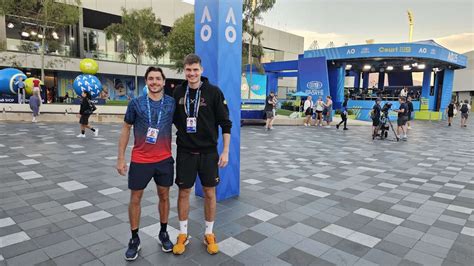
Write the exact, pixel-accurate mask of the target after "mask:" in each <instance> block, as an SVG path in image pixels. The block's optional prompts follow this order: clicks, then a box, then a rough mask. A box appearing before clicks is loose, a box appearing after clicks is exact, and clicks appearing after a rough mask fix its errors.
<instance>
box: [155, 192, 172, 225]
mask: <svg viewBox="0 0 474 266" xmlns="http://www.w3.org/2000/svg"><path fill="white" fill-rule="evenodd" d="M156 190H157V191H158V198H159V203H158V211H159V212H160V222H161V223H166V224H167V223H168V215H169V211H170V200H169V196H170V188H169V187H162V186H158V185H157V186H156Z"/></svg>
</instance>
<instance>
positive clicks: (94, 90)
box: [72, 75, 102, 98]
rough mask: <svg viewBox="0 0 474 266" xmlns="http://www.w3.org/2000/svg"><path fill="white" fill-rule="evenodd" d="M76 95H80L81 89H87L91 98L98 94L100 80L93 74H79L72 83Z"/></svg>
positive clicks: (100, 88) (100, 85)
mask: <svg viewBox="0 0 474 266" xmlns="http://www.w3.org/2000/svg"><path fill="white" fill-rule="evenodd" d="M72 87H73V88H74V91H75V92H76V94H77V95H81V94H82V92H83V91H88V92H89V93H90V94H91V97H92V98H95V97H97V96H99V94H100V92H101V91H102V84H101V83H100V80H99V79H98V78H97V77H96V76H93V75H79V76H77V77H76V79H74V82H73V84H72Z"/></svg>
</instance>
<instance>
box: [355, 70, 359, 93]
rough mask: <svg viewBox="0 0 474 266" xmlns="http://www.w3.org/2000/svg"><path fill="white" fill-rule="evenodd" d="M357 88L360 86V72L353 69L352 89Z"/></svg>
mask: <svg viewBox="0 0 474 266" xmlns="http://www.w3.org/2000/svg"><path fill="white" fill-rule="evenodd" d="M359 88H360V72H358V71H355V72H354V89H356V90H357V91H358V90H359Z"/></svg>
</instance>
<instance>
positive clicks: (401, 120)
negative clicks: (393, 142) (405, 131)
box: [397, 116, 408, 127]
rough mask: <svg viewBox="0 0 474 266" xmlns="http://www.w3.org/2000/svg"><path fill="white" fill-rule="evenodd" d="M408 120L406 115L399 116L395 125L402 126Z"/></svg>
mask: <svg viewBox="0 0 474 266" xmlns="http://www.w3.org/2000/svg"><path fill="white" fill-rule="evenodd" d="M407 121H408V117H407V116H399V117H398V119H397V125H398V126H399V127H401V126H404V125H405V124H406V123H407Z"/></svg>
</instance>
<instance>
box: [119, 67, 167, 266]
mask: <svg viewBox="0 0 474 266" xmlns="http://www.w3.org/2000/svg"><path fill="white" fill-rule="evenodd" d="M145 82H146V85H147V86H148V94H146V95H142V96H140V97H137V98H134V99H132V100H131V101H130V102H129V104H128V107H127V111H126V113H125V118H124V123H123V126H122V131H121V134H120V139H119V148H118V156H117V167H116V168H117V171H118V173H119V174H120V175H123V176H125V175H126V173H127V164H126V162H125V151H126V149H127V145H128V141H129V138H130V131H131V129H132V127H133V136H134V139H135V141H134V145H133V149H132V156H131V163H130V170H129V171H128V188H129V189H130V202H129V205H128V217H129V220H130V231H131V233H132V236H131V238H130V241H129V242H128V248H127V251H126V252H125V259H126V260H135V259H136V258H137V257H138V252H139V251H140V249H141V245H140V237H139V235H138V230H139V227H140V215H141V205H140V204H141V200H142V197H143V191H144V189H145V188H146V187H147V185H148V183H149V182H150V181H151V179H152V178H153V179H154V181H155V184H156V191H157V194H158V198H159V201H158V211H159V214H160V232H159V233H158V239H159V240H160V242H161V250H162V251H164V252H171V251H172V249H173V243H172V242H171V241H170V238H169V235H168V232H167V226H168V216H169V209H170V202H169V191H170V187H171V186H172V185H173V178H174V160H173V157H172V154H171V134H172V131H171V127H172V123H173V116H174V110H175V101H174V98H173V97H171V96H168V95H165V94H164V85H165V75H164V73H163V70H162V69H161V68H159V67H153V66H151V67H148V69H147V70H146V72H145Z"/></svg>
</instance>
